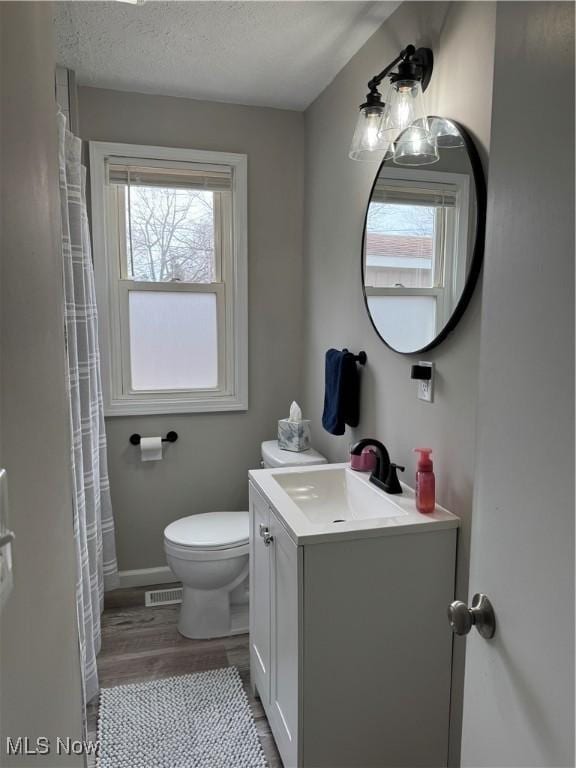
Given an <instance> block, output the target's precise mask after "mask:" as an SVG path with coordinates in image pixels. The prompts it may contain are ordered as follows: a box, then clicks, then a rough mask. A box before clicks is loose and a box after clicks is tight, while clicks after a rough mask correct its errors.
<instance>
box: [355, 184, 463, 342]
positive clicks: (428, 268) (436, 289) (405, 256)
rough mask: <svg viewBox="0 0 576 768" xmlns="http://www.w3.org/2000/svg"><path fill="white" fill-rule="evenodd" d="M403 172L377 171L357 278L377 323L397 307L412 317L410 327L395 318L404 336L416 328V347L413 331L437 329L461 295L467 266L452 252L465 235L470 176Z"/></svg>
mask: <svg viewBox="0 0 576 768" xmlns="http://www.w3.org/2000/svg"><path fill="white" fill-rule="evenodd" d="M404 173H405V172H403V171H402V170H400V169H391V170H390V175H389V176H385V175H383V173H381V174H380V175H379V177H378V180H377V182H376V186H375V188H374V190H373V193H372V198H371V202H370V206H369V208H368V216H367V219H366V233H365V238H366V241H365V264H364V284H365V290H366V295H367V297H368V304H369V307H370V311H371V313H372V315H373V317H377V318H380V320H381V321H382V323H383V324H385V325H388V324H389V322H388V320H389V319H390V318H389V316H390V317H391V316H392V315H391V313H392V314H394V313H397V311H398V308H399V307H402V308H404V311H405V312H406V311H407V310H409V313H410V317H417V318H418V322H417V323H416V324H414V323H413V322H412V325H414V328H412V327H411V325H410V322H411V321H410V320H409V317H406V322H401V323H399V324H397V325H400V326H401V329H399V331H398V332H399V333H400V331H401V333H402V334H403V336H406V335H410V334H411V333H414V334H416V336H417V337H418V338H416V337H415V338H414V340H413V341H414V344H415V345H416V348H417V347H418V345H419V344H420V340H419V338H420V336H422V337H423V338H429V337H432V338H433V337H434V336H436V335H437V333H438V332H439V331H440V330H441V329H442V328H443V327H444V325H445V323H446V321H447V319H448V317H449V316H450V315H451V313H452V311H453V309H454V306H455V305H456V303H457V301H458V299H459V297H460V295H461V293H462V288H463V285H464V281H465V278H466V269H467V265H466V264H465V263H458V260H457V259H455V258H454V254H456V253H458V241H459V238H463V237H464V238H465V233H466V227H467V220H468V206H469V200H468V183H469V182H468V178H467V177H466V176H465V175H462V174H455V173H439V172H435V171H426V170H422V171H420V172H419V178H417V179H415V178H414V171H412V172H411V176H410V178H408V177H406V178H405V176H404ZM466 251H467V248H466V244H464V246H463V252H464V253H466ZM395 316H397V315H395ZM420 345H421V346H424V345H425V344H424V343H422V344H420Z"/></svg>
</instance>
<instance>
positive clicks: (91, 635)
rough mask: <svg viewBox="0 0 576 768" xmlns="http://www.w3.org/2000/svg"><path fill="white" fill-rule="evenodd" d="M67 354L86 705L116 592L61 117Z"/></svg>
mask: <svg viewBox="0 0 576 768" xmlns="http://www.w3.org/2000/svg"><path fill="white" fill-rule="evenodd" d="M58 138H59V152H58V156H59V165H60V205H61V212H62V258H63V263H64V296H65V324H66V352H67V360H68V383H69V395H70V421H71V430H72V484H73V492H74V537H75V546H76V559H77V574H78V576H77V585H76V599H77V612H78V629H79V635H80V654H81V663H82V672H83V683H84V700H85V703H87V702H89V701H90V699H92V698H93V697H94V696H95V694H96V693H98V671H97V669H96V654H97V653H98V652H99V650H100V614H101V612H102V609H103V604H104V590H105V589H112V588H114V587H115V586H117V582H118V566H117V563H116V545H115V538H114V520H113V517H112V504H111V501H110V489H109V484H108V468H107V464H106V433H105V431H104V412H103V407H102V388H101V383H100V358H99V353H98V322H97V313H96V295H95V290H94V270H93V266H92V255H91V248H90V234H89V229H88V217H87V212H86V169H85V168H84V167H83V166H82V164H81V141H80V139H78V138H76V137H75V136H73V135H72V134H71V133H70V132H69V131H68V130H67V129H66V118H65V116H64V115H63V114H61V113H60V114H58Z"/></svg>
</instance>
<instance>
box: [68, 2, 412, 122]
mask: <svg viewBox="0 0 576 768" xmlns="http://www.w3.org/2000/svg"><path fill="white" fill-rule="evenodd" d="M399 5H400V3H399V2H334V1H332V2H312V1H308V0H306V1H305V2H299V1H298V0H291V1H289V2H225V1H224V0H220V1H213V2H177V1H176V0H168V2H153V1H151V0H148V1H147V2H145V3H144V4H142V5H130V4H129V3H125V2H91V1H90V0H88V2H78V1H76V2H56V3H54V6H55V16H54V23H55V27H56V39H57V48H58V62H59V63H60V64H62V65H64V66H66V67H68V68H70V69H73V70H75V72H76V75H77V78H78V82H79V83H80V84H82V85H92V86H99V87H102V88H113V89H115V90H129V91H138V92H141V93H157V94H165V95H172V96H186V97H189V98H197V99H210V100H213V101H227V102H233V103H238V104H253V105H262V106H271V107H284V108H287V109H305V108H306V107H307V106H308V105H309V104H310V103H311V102H312V101H313V100H314V99H315V98H316V96H318V94H319V93H321V92H322V91H323V89H324V88H325V87H326V86H327V85H328V84H329V83H330V81H331V80H332V79H333V78H334V76H335V75H336V74H337V73H338V72H339V70H340V69H341V68H342V67H343V66H344V64H346V62H347V61H348V60H349V59H350V58H351V57H352V56H353V55H354V53H355V52H356V51H357V50H358V49H359V48H360V47H361V46H362V45H363V44H364V42H365V41H366V40H367V39H368V38H369V37H370V35H372V34H373V32H375V31H376V29H377V28H378V27H379V26H380V24H381V23H382V22H383V21H384V20H385V19H386V18H387V17H388V16H389V15H390V14H391V13H392V12H393V11H394V10H395V8H397V7H398V6H399ZM369 74H371V73H367V75H369Z"/></svg>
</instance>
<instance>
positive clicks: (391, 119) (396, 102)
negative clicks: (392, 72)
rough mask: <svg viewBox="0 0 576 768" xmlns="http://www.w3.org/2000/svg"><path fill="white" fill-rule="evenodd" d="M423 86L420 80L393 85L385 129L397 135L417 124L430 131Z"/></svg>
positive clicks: (400, 81)
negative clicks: (393, 131)
mask: <svg viewBox="0 0 576 768" xmlns="http://www.w3.org/2000/svg"><path fill="white" fill-rule="evenodd" d="M426 121H427V117H426V110H425V108H424V98H423V96H422V85H421V83H420V81H419V80H398V81H397V82H395V83H393V84H392V88H391V89H390V94H389V103H388V107H387V109H386V113H385V115H384V119H383V127H384V128H385V129H387V130H391V131H392V130H395V131H396V133H399V132H400V131H403V130H405V129H406V128H408V126H409V125H413V124H414V123H415V122H417V123H418V124H419V125H422V127H423V128H424V130H426V131H427V130H428V124H427V122H426Z"/></svg>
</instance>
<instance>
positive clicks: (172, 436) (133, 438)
mask: <svg viewBox="0 0 576 768" xmlns="http://www.w3.org/2000/svg"><path fill="white" fill-rule="evenodd" d="M141 439H142V436H141V435H139V434H138V433H137V432H135V433H134V434H133V435H130V442H131V443H132V445H140V440H141ZM176 440H178V432H174V431H171V432H168V433H167V435H166V437H163V438H162V442H163V443H175V442H176Z"/></svg>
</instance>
